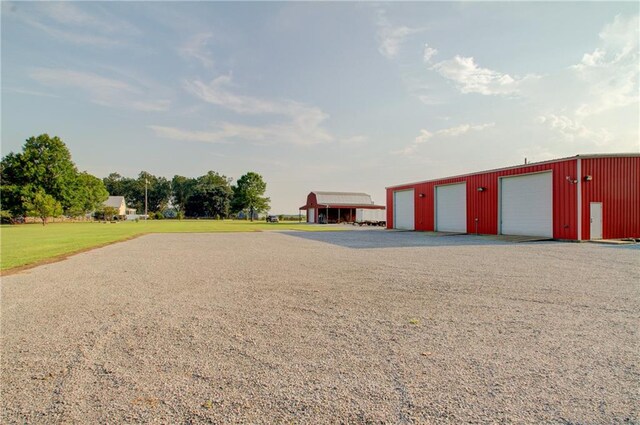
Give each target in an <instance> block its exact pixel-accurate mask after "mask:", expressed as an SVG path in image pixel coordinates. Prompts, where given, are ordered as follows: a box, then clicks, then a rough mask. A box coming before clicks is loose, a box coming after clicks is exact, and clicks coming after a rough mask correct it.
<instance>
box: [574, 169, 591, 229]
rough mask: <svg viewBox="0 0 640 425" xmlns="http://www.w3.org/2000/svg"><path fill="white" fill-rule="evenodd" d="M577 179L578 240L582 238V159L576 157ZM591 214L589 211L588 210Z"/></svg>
mask: <svg viewBox="0 0 640 425" xmlns="http://www.w3.org/2000/svg"><path fill="white" fill-rule="evenodd" d="M577 174H578V176H577V180H578V205H577V208H576V211H577V212H578V220H577V223H578V224H577V226H578V240H579V241H581V240H582V159H581V158H578V166H577ZM589 214H591V212H589Z"/></svg>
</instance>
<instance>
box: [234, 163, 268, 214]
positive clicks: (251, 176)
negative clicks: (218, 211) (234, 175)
mask: <svg viewBox="0 0 640 425" xmlns="http://www.w3.org/2000/svg"><path fill="white" fill-rule="evenodd" d="M266 190H267V183H265V181H264V180H263V179H262V176H261V175H260V174H258V173H254V172H253V171H250V172H248V173H247V174H245V175H244V176H242V177H240V178H239V179H238V181H237V183H236V185H235V186H234V187H233V201H232V203H231V207H232V210H233V211H234V212H240V211H246V212H247V214H248V216H249V217H250V219H251V221H253V215H254V213H261V212H266V211H268V210H269V202H271V200H270V199H269V198H267V197H265V196H264V193H265V191H266Z"/></svg>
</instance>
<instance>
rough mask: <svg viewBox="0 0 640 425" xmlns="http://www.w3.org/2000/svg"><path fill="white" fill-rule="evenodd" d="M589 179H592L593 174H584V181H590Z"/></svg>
mask: <svg viewBox="0 0 640 425" xmlns="http://www.w3.org/2000/svg"><path fill="white" fill-rule="evenodd" d="M591 180H593V176H584V181H586V182H590V181H591Z"/></svg>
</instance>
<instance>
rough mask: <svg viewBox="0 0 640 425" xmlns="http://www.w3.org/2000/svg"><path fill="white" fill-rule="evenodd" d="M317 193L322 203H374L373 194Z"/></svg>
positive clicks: (317, 199) (317, 200)
mask: <svg viewBox="0 0 640 425" xmlns="http://www.w3.org/2000/svg"><path fill="white" fill-rule="evenodd" d="M311 193H315V195H316V202H318V204H320V205H373V201H372V200H371V195H368V194H366V193H358V192H319V191H313V192H311Z"/></svg>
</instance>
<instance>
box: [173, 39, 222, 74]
mask: <svg viewBox="0 0 640 425" xmlns="http://www.w3.org/2000/svg"><path fill="white" fill-rule="evenodd" d="M212 38H213V34H212V33H210V32H207V33H200V34H196V35H194V36H193V37H191V38H190V39H189V40H187V42H186V43H185V44H184V45H183V46H182V47H181V48H180V49H179V52H180V54H181V55H182V56H184V57H185V58H189V59H195V60H197V61H198V62H200V63H201V64H202V65H203V66H204V67H205V68H213V64H214V62H213V57H212V56H211V53H209V50H208V45H209V43H210V41H211V39H212Z"/></svg>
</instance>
